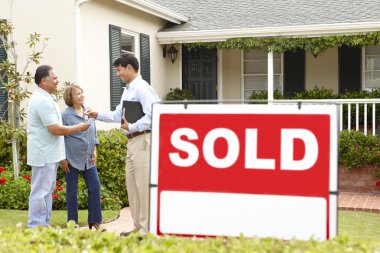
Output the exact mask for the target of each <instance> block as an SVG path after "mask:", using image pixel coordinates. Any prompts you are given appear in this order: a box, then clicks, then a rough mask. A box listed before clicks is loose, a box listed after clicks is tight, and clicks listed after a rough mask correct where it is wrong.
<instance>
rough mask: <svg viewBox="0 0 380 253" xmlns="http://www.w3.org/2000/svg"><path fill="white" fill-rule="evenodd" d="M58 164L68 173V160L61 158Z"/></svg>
mask: <svg viewBox="0 0 380 253" xmlns="http://www.w3.org/2000/svg"><path fill="white" fill-rule="evenodd" d="M59 164H60V165H61V168H62V169H63V171H64V172H65V173H70V169H69V162H68V161H67V160H62V161H61V162H60V163H59Z"/></svg>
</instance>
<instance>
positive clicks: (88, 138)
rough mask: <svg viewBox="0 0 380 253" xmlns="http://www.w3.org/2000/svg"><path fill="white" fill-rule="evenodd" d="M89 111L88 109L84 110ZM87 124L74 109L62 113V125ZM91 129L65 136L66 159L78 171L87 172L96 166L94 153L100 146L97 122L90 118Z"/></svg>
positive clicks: (67, 109) (69, 108) (70, 108)
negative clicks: (93, 157) (92, 161)
mask: <svg viewBox="0 0 380 253" xmlns="http://www.w3.org/2000/svg"><path fill="white" fill-rule="evenodd" d="M84 109H85V110H88V108H84ZM83 122H85V119H84V118H83V115H78V114H77V113H76V112H75V110H74V108H72V107H68V108H66V110H65V111H63V113H62V123H63V125H65V126H74V125H77V124H79V123H83ZM89 122H90V127H89V128H88V129H87V130H86V131H84V132H78V133H75V134H72V135H66V136H65V149H66V159H67V160H68V162H69V164H70V165H71V166H72V167H74V168H76V169H78V170H85V169H90V168H92V167H94V166H95V164H93V163H91V162H90V161H91V156H92V152H93V151H94V148H95V145H98V144H99V141H98V135H97V133H96V126H95V120H94V119H92V118H90V119H89Z"/></svg>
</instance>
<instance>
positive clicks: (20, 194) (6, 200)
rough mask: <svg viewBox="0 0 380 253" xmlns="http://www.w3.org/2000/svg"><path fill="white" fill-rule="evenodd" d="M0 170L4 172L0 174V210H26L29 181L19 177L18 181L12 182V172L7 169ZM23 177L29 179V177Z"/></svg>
mask: <svg viewBox="0 0 380 253" xmlns="http://www.w3.org/2000/svg"><path fill="white" fill-rule="evenodd" d="M1 168H3V169H4V170H3V172H0V208H2V209H19V210H26V209H28V200H29V194H30V179H26V178H24V177H20V179H19V180H14V177H13V170H10V169H8V167H1ZM24 176H25V177H27V178H30V176H29V175H24ZM28 176H29V177H28Z"/></svg>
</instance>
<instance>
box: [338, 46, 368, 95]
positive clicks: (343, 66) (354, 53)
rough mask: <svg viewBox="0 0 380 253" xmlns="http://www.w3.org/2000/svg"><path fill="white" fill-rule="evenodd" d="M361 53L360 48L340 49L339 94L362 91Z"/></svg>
mask: <svg viewBox="0 0 380 253" xmlns="http://www.w3.org/2000/svg"><path fill="white" fill-rule="evenodd" d="M361 53H362V50H361V48H360V47H347V46H341V47H339V52H338V54H339V93H340V94H341V93H344V92H345V91H346V90H349V91H359V90H360V89H361V80H362V79H361V72H360V69H361Z"/></svg>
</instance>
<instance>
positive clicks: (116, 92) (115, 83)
mask: <svg viewBox="0 0 380 253" xmlns="http://www.w3.org/2000/svg"><path fill="white" fill-rule="evenodd" d="M109 31H110V35H109V38H110V67H111V68H110V77H111V80H110V86H111V87H110V90H111V110H115V108H116V106H117V105H118V104H119V103H120V99H121V95H122V93H123V85H122V83H121V80H120V77H118V76H117V74H116V70H115V68H114V67H113V62H114V61H115V60H116V59H117V58H119V57H120V55H121V29H120V27H118V26H114V25H110V26H109Z"/></svg>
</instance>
